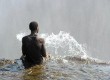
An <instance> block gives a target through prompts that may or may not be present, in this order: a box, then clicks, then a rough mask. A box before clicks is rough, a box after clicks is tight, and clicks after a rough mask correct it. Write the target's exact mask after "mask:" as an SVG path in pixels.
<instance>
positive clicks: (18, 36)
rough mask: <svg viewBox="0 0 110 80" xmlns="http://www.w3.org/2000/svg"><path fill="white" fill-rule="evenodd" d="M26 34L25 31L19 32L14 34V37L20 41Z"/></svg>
mask: <svg viewBox="0 0 110 80" xmlns="http://www.w3.org/2000/svg"><path fill="white" fill-rule="evenodd" d="M25 35H26V34H25V33H19V34H16V38H17V39H18V40H19V41H21V40H22V38H23V37H24V36H25Z"/></svg>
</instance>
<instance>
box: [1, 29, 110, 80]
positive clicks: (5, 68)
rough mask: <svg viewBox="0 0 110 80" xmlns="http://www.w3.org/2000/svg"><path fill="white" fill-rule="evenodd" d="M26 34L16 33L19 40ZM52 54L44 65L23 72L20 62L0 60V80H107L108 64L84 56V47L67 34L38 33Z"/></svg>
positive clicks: (85, 54) (108, 77)
mask: <svg viewBox="0 0 110 80" xmlns="http://www.w3.org/2000/svg"><path fill="white" fill-rule="evenodd" d="M24 35H25V33H20V34H17V39H18V40H21V39H22V37H23V36H24ZM40 36H41V37H43V38H45V41H46V48H47V52H48V53H50V54H51V58H50V59H49V60H46V61H44V63H43V65H36V66H34V67H32V68H30V69H27V70H24V68H23V66H22V62H21V60H19V59H16V60H14V61H12V62H13V63H7V61H6V60H1V62H2V63H5V64H2V65H1V67H0V80H110V63H109V62H105V61H102V60H99V59H95V58H92V57H90V56H88V55H87V52H86V47H84V46H83V45H81V44H79V43H78V42H77V41H76V40H75V39H74V38H73V37H72V36H71V35H70V34H69V33H66V32H63V31H61V32H60V33H59V34H56V35H55V34H53V33H52V34H51V35H48V34H41V35H40Z"/></svg>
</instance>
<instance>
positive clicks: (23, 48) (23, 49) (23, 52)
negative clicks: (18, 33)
mask: <svg viewBox="0 0 110 80" xmlns="http://www.w3.org/2000/svg"><path fill="white" fill-rule="evenodd" d="M22 55H23V56H25V44H24V37H23V38H22Z"/></svg>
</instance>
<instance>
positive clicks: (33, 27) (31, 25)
mask: <svg viewBox="0 0 110 80" xmlns="http://www.w3.org/2000/svg"><path fill="white" fill-rule="evenodd" d="M37 27H38V23H37V22H35V21H33V22H31V23H30V24H29V29H30V30H31V31H35V30H37Z"/></svg>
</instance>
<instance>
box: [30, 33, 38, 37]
mask: <svg viewBox="0 0 110 80" xmlns="http://www.w3.org/2000/svg"><path fill="white" fill-rule="evenodd" d="M37 34H38V33H37V32H31V34H30V35H32V36H37Z"/></svg>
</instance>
